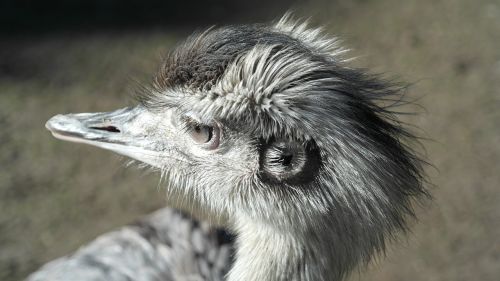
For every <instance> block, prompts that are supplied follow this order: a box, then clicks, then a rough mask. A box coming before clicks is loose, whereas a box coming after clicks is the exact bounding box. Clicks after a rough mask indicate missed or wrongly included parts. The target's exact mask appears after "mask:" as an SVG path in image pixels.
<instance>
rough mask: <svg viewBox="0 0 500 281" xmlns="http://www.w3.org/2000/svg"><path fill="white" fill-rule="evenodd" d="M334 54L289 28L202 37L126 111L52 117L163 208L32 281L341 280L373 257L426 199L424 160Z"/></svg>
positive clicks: (377, 90) (385, 94)
mask: <svg viewBox="0 0 500 281" xmlns="http://www.w3.org/2000/svg"><path fill="white" fill-rule="evenodd" d="M344 53H345V50H344V49H343V48H341V47H340V46H339V44H338V41H337V40H336V39H335V38H330V37H328V36H326V35H325V34H324V32H323V31H322V30H321V29H314V28H309V27H308V26H307V24H306V23H305V22H298V21H294V20H292V19H291V18H290V16H288V15H287V16H285V17H283V18H282V19H281V20H279V21H278V22H276V23H274V24H271V25H262V24H256V25H241V26H228V27H222V28H210V29H208V30H206V31H204V32H201V33H198V34H195V35H192V36H191V37H189V38H188V39H187V40H186V41H185V42H184V43H183V44H181V45H179V46H178V47H177V48H176V49H175V50H174V51H173V52H171V53H170V54H169V55H168V56H167V57H166V59H165V61H164V63H163V64H162V66H161V67H160V70H159V72H158V74H157V75H156V76H155V78H154V79H153V82H152V83H151V85H150V86H147V87H145V89H144V91H143V92H142V93H141V94H140V95H139V98H138V101H139V102H138V105H137V106H135V107H129V108H123V109H119V110H116V111H112V112H105V113H80V114H66V115H57V116H54V117H53V118H52V119H50V120H49V121H48V122H47V124H46V127H47V129H48V130H50V131H51V132H52V134H53V135H54V136H55V137H56V138H59V139H62V140H66V141H72V142H78V143H85V144H89V145H93V146H97V147H100V148H103V149H107V150H111V151H114V152H116V153H119V154H122V155H125V156H128V157H130V158H132V159H134V160H136V161H138V162H140V163H142V164H143V165H148V166H149V167H151V168H153V169H156V170H158V171H159V172H160V174H161V177H162V179H163V181H164V182H165V186H166V190H167V197H168V198H167V199H168V205H169V207H168V208H165V209H162V210H160V211H158V212H157V213H155V214H153V215H151V216H150V217H148V218H145V219H144V220H143V221H141V222H139V223H138V224H135V225H130V226H127V227H124V228H122V229H121V230H117V231H115V232H112V233H108V234H105V235H103V236H101V237H99V238H98V239H97V240H95V241H94V242H92V243H91V244H90V245H88V246H86V247H83V248H82V249H80V250H79V251H77V252H76V253H75V254H74V255H71V256H68V257H63V258H60V259H58V260H55V261H53V262H51V263H49V264H47V265H45V266H44V267H42V268H41V269H40V270H39V271H38V272H35V273H34V274H32V275H31V276H30V277H29V280H32V281H34V280H145V281H149V280H228V281H280V280H283V281H284V280H287V281H289V280H294V281H313V280H337V281H338V280H343V279H344V278H345V277H346V276H348V274H349V272H351V271H352V270H353V269H354V268H355V267H357V266H362V265H364V264H366V263H367V262H368V261H369V260H370V259H371V258H372V257H374V256H375V255H376V254H377V253H380V252H383V251H384V249H385V246H386V242H387V241H388V240H392V238H394V237H395V235H396V234H397V233H400V232H404V231H405V230H406V229H407V225H408V223H407V222H408V220H409V219H410V218H411V217H413V216H414V213H413V205H414V203H415V202H417V201H418V200H419V199H421V198H424V197H425V195H426V194H427V191H426V188H425V187H424V184H423V177H424V176H423V171H422V170H423V169H422V166H423V164H422V163H423V161H422V160H421V159H420V158H419V157H418V155H417V153H415V152H414V150H413V149H412V148H411V147H410V146H409V145H408V143H409V142H411V141H413V140H415V137H414V136H413V135H412V134H411V133H410V132H409V131H408V130H407V129H406V128H405V126H404V124H403V123H402V122H401V121H399V119H398V118H397V116H396V113H395V112H394V111H392V107H391V106H393V105H397V104H398V102H399V101H401V100H400V99H401V95H402V93H401V90H402V87H399V86H398V85H395V84H392V83H389V82H387V81H385V80H383V79H382V78H380V77H379V76H376V75H371V74H368V73H366V72H365V71H363V70H360V69H356V68H352V67H349V66H348V59H346V58H345V57H344ZM176 209H180V210H183V212H180V211H176ZM186 214H187V215H186Z"/></svg>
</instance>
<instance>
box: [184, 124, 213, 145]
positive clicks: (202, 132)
mask: <svg viewBox="0 0 500 281" xmlns="http://www.w3.org/2000/svg"><path fill="white" fill-rule="evenodd" d="M213 134H214V128H213V127H210V126H207V125H200V124H196V125H194V126H193V127H192V128H191V130H189V135H190V136H191V138H192V139H193V140H194V142H196V143H198V144H202V143H207V142H209V141H210V140H211V139H212V138H213Z"/></svg>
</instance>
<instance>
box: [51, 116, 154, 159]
mask: <svg viewBox="0 0 500 281" xmlns="http://www.w3.org/2000/svg"><path fill="white" fill-rule="evenodd" d="M157 119H158V118H157V117H156V118H155V116H154V115H152V114H151V113H149V112H148V111H147V110H146V109H144V108H143V107H140V106H137V107H129V108H122V109H119V110H116V111H111V112H98V113H78V114H65V115H56V116H54V117H52V118H51V119H50V120H49V121H47V123H46V124H45V127H46V128H47V129H48V130H49V131H50V132H51V133H52V135H53V136H54V137H56V138H58V139H61V140H65V141H70V142H76V143H84V144H89V145H93V146H97V147H99V148H103V149H106V150H111V151H114V152H116V153H118V154H121V155H124V156H128V157H131V158H134V159H136V160H139V161H142V162H145V163H147V164H150V165H152V166H158V165H157V163H159V159H158V158H159V157H160V153H159V151H160V150H159V149H158V147H157V143H156V144H155V143H154V142H152V141H151V137H150V136H148V132H151V130H150V128H151V127H153V126H158V120H157ZM153 139H154V138H153Z"/></svg>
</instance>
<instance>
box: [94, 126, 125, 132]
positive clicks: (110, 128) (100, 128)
mask: <svg viewBox="0 0 500 281" xmlns="http://www.w3.org/2000/svg"><path fill="white" fill-rule="evenodd" d="M90 128H91V129H95V130H101V131H107V132H111V133H119V132H120V130H118V128H117V127H115V126H102V127H97V126H96V127H90Z"/></svg>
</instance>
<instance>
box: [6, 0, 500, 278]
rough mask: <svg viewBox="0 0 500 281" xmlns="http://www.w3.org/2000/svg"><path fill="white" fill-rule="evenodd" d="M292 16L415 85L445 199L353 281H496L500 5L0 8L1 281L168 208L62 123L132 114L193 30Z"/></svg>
mask: <svg viewBox="0 0 500 281" xmlns="http://www.w3.org/2000/svg"><path fill="white" fill-rule="evenodd" d="M290 9H293V10H294V11H295V14H296V16H298V17H306V18H307V17H310V18H311V22H312V23H313V25H324V26H325V27H326V30H327V31H328V32H329V33H331V34H334V35H337V36H339V37H340V38H342V39H343V40H344V42H345V44H346V45H347V46H348V47H350V48H351V49H352V51H351V52H350V55H351V56H353V57H357V59H356V60H355V61H354V62H353V64H354V65H355V66H361V67H366V68H369V69H371V70H372V71H373V72H377V73H385V74H386V76H387V77H396V78H398V79H399V80H403V81H406V82H410V83H412V84H413V86H412V87H411V88H410V97H411V98H416V99H418V103H419V104H420V105H421V106H422V107H423V108H424V109H423V110H420V114H418V115H415V116H406V117H405V121H408V122H410V123H411V124H414V125H416V126H417V127H418V128H420V129H419V130H417V134H419V135H421V136H423V137H425V138H428V139H429V140H424V141H423V144H424V147H425V150H426V152H425V153H426V155H427V158H428V161H429V162H430V163H432V164H433V165H434V166H435V168H432V167H430V168H429V169H428V176H429V181H430V182H431V183H432V184H433V186H432V187H431V188H432V193H433V195H434V197H435V199H434V201H433V202H432V203H431V204H428V205H426V206H425V207H422V208H419V210H418V215H419V217H420V221H419V222H418V223H417V224H416V225H415V226H414V228H413V232H412V233H411V235H410V236H409V238H408V239H407V240H404V241H402V242H401V243H400V244H399V245H395V246H391V248H390V249H389V251H388V252H387V257H386V258H380V259H378V260H376V261H375V262H374V263H373V264H372V265H371V266H370V267H369V268H368V269H366V270H361V271H360V272H357V273H354V274H353V276H352V277H351V280H384V281H396V280H398V281H400V280H412V281H418V280H426V281H429V280H484V281H488V280H499V277H500V1H498V0H476V1H468V0H440V1H436V0H408V1H399V0H380V1H374V0H373V1H370V0H355V1H347V0H331V1H326V0H324V1H321V0H317V1H292V0H290V1H287V0H279V1H265V0H254V1H231V0H214V1H197V0H184V1H178V2H173V1H160V0H144V1H138V0H121V1H118V0H99V1H98V0H87V1H84V0H66V1H62V0H47V1H29V0H17V1H0V36H1V37H0V280H5V281H11V280H20V279H22V278H24V277H26V276H27V274H29V273H30V272H32V271H34V270H36V269H37V268H38V267H39V266H40V265H42V264H43V263H45V262H47V261H49V260H52V259H54V258H56V257H59V256H61V255H65V254H68V253H70V252H72V251H74V250H75V249H77V248H78V247H79V246H80V245H82V244H84V243H85V242H88V241H89V240H91V239H93V238H95V237H96V236H97V235H99V234H101V233H103V232H106V231H109V230H112V229H114V228H116V227H118V226H121V225H123V224H126V223H130V222H132V221H134V220H136V219H137V218H139V217H141V216H142V215H144V214H147V213H149V212H152V211H153V210H156V209H158V208H160V207H161V206H162V205H163V203H164V199H163V196H164V194H163V192H162V191H161V188H160V187H158V176H157V175H155V174H147V173H145V172H144V171H141V170H138V169H136V168H126V167H124V165H123V162H124V161H123V159H121V158H120V157H119V156H115V155H114V154H112V153H110V152H106V151H103V150H98V149H96V148H93V147H88V146H83V145H75V144H69V143H65V142H61V141H57V140H55V139H54V138H52V137H51V135H50V134H49V133H48V132H47V131H46V130H45V129H44V123H45V121H46V120H47V119H49V117H51V116H52V115H55V114H57V113H68V112H85V111H107V110H111V109H114V108H118V107H123V106H127V105H131V104H132V103H133V99H132V95H131V94H132V93H133V91H134V87H136V85H137V83H138V82H146V83H147V82H149V79H150V77H151V76H152V75H153V74H154V72H155V70H156V68H157V67H158V64H159V62H160V58H161V56H162V54H165V53H166V52H167V51H168V50H169V49H170V48H172V47H173V46H174V45H175V44H176V42H179V41H180V40H182V39H183V38H185V37H186V36H187V35H188V34H189V33H191V32H192V31H193V30H195V29H202V28H206V27H209V26H212V25H223V24H227V23H246V22H267V21H270V20H273V19H276V18H279V17H280V16H281V15H282V14H283V13H284V12H285V11H287V10H290Z"/></svg>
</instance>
